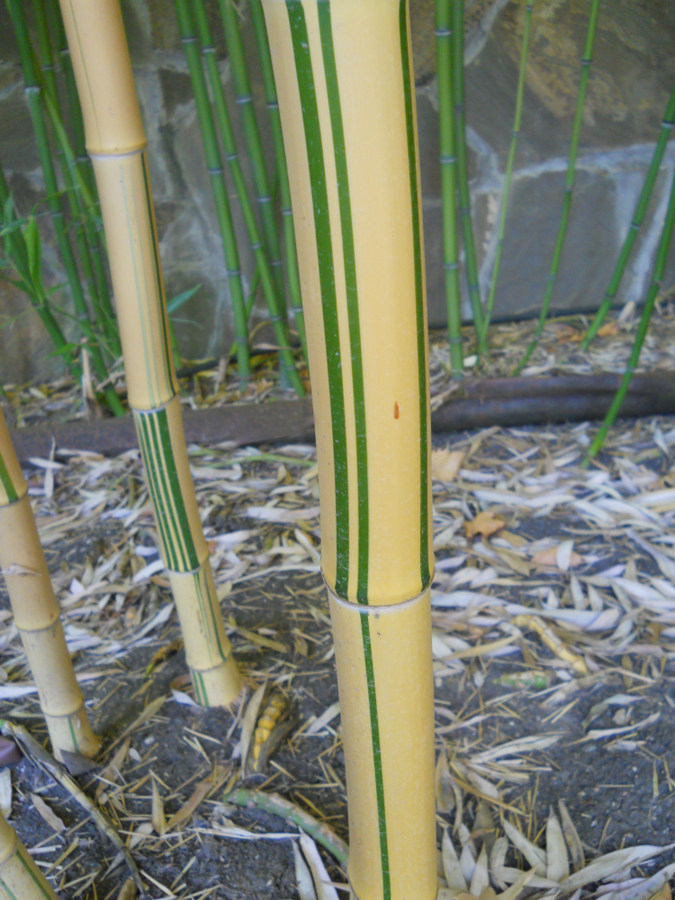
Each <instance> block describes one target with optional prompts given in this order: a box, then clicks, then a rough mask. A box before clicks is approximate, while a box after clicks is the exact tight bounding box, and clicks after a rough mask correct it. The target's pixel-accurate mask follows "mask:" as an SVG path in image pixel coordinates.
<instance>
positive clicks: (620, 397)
mask: <svg viewBox="0 0 675 900" xmlns="http://www.w3.org/2000/svg"><path fill="white" fill-rule="evenodd" d="M674 224H675V170H673V177H672V180H671V185H670V196H669V198H668V207H667V209H666V216H665V220H664V222H663V228H662V229H661V237H660V239H659V246H658V249H657V252H656V259H655V261H654V268H653V270H652V280H651V284H650V285H649V290H648V292H647V298H646V300H645V305H644V308H643V310H642V315H641V317H640V324H639V325H638V330H637V334H636V335H635V340H634V342H633V347H632V350H631V354H630V357H629V359H628V363H627V365H626V368H625V370H624V373H623V378H622V379H621V384H620V386H619V390H618V391H617V393H616V396H615V397H614V400H613V401H612V405H611V406H610V408H609V410H608V411H607V415H606V416H605V418H604V420H603V423H602V425H601V426H600V429H599V431H598V433H597V434H596V435H595V438H594V439H593V442H592V444H591V446H590V447H589V449H588V453H587V454H586V458H585V460H584V462H585V464H588V463H589V462H590V460H591V459H593V457H595V456H597V454H598V452H599V450H600V448H601V447H602V444H603V442H604V440H605V437H606V436H607V432H608V431H609V429H610V428H611V426H612V424H613V423H614V420H615V419H616V417H617V415H618V412H619V410H620V408H621V404H622V403H623V401H624V399H625V397H626V394H627V392H628V387H629V385H630V382H631V379H632V377H633V373H634V372H635V368H636V366H637V364H638V361H639V359H640V352H641V350H642V345H643V344H644V341H645V337H646V335H647V329H648V328H649V320H650V319H651V315H652V311H653V309H654V303H655V302H656V297H657V295H658V292H659V288H660V287H661V280H662V278H663V273H664V271H665V268H666V260H667V257H668V248H669V246H670V240H671V238H672V236H673V225H674Z"/></svg>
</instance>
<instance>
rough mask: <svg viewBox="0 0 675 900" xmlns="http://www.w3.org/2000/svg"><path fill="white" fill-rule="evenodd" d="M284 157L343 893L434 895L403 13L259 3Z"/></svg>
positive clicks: (401, 7) (418, 310)
mask: <svg viewBox="0 0 675 900" xmlns="http://www.w3.org/2000/svg"><path fill="white" fill-rule="evenodd" d="M263 10H264V12H265V17H266V21H267V26H268V33H269V37H270V47H271V50H272V61H273V64H274V71H275V76H276V84H277V91H278V95H279V104H280V109H281V117H282V126H283V132H284V143H285V146H286V154H287V159H288V164H289V176H290V185H291V195H292V201H293V214H294V222H295V229H296V239H297V244H298V259H299V263H300V277H301V283H302V293H303V300H304V303H305V316H306V323H307V338H308V345H309V355H310V372H311V378H312V396H313V400H314V416H315V423H316V435H317V448H318V457H319V469H320V495H321V529H322V551H321V554H322V569H323V573H324V577H325V580H326V583H327V585H328V590H329V599H330V607H331V617H332V621H333V631H334V638H335V654H336V661H337V668H338V683H339V689H340V705H341V710H342V724H343V734H344V745H345V759H346V766H347V792H348V803H349V829H350V857H349V866H348V869H349V877H350V882H351V887H352V890H353V893H354V896H355V897H358V898H359V900H401V898H415V900H431V898H433V897H435V896H436V887H437V884H436V849H435V843H436V842H435V822H434V790H433V762H434V752H433V680H432V669H431V643H430V605H429V585H430V581H431V571H432V567H433V557H432V549H431V520H430V514H431V502H430V484H429V457H428V453H429V449H428V441H429V411H428V382H427V346H426V313H425V305H424V274H423V264H422V236H421V210H420V194H419V183H418V171H417V163H416V132H415V109H414V86H413V85H414V83H413V78H412V68H411V60H410V43H409V22H408V9H407V4H406V3H404V2H399V0H380V2H368V3H362V2H354V0H331V2H322V0H304V2H300V0H263Z"/></svg>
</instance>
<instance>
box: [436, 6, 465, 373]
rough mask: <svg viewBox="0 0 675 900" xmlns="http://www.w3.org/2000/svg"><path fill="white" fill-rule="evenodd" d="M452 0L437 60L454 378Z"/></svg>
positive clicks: (442, 17)
mask: <svg viewBox="0 0 675 900" xmlns="http://www.w3.org/2000/svg"><path fill="white" fill-rule="evenodd" d="M451 5H452V4H451V0H436V60H437V82H438V122H439V151H440V163H441V190H442V194H443V272H444V277H445V299H446V306H447V313H448V340H449V343H450V366H451V368H452V374H453V377H454V378H462V377H463V375H464V355H463V351H462V310H461V303H462V299H461V293H460V287H459V259H458V252H457V208H456V201H455V196H456V192H457V153H456V147H455V145H456V138H455V124H454V115H453V77H454V75H453V69H452V10H451Z"/></svg>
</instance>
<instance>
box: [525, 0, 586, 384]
mask: <svg viewBox="0 0 675 900" xmlns="http://www.w3.org/2000/svg"><path fill="white" fill-rule="evenodd" d="M599 5H600V0H592V2H591V11H590V15H589V19H588V28H587V30H586V43H585V45H584V53H583V57H582V60H581V79H580V81H579V90H578V92H577V103H576V108H575V110H574V123H573V125H572V139H571V141H570V152H569V156H568V158H567V174H566V176H565V193H564V196H563V208H562V215H561V217H560V224H559V225H558V234H557V236H556V240H555V246H554V248H553V258H552V260H551V268H550V270H549V273H548V280H547V282H546V291H545V292H544V299H543V301H542V304H541V312H540V313H539V321H538V322H537V326H536V328H535V330H534V336H533V338H532V340H531V342H530V344H529V345H528V347H527V349H526V350H525V353H524V354H523V356H522V359H521V360H520V362H519V363H518V365H517V366H516V368H515V369H514V371H513V374H514V375H518V374H519V373H520V372H522V370H523V369H524V368H525V366H526V365H527V363H528V361H529V359H530V357H531V356H532V354H533V353H534V350H535V348H536V346H537V344H538V343H539V338H540V337H541V335H542V332H543V331H544V325H545V324H546V319H547V317H548V310H549V307H550V305H551V298H552V297H553V290H554V288H555V282H556V278H557V277H558V269H559V268H560V258H561V256H562V250H563V246H564V245H565V237H566V236H567V223H568V221H569V217H570V210H571V208H572V193H573V191H574V180H575V174H576V172H575V170H576V163H577V151H578V149H579V136H580V134H581V123H582V120H583V115H584V104H585V102H586V87H587V85H588V76H589V73H590V70H591V63H592V62H593V44H594V42H595V27H596V23H597V21H598V7H599Z"/></svg>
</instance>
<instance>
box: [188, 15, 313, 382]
mask: <svg viewBox="0 0 675 900" xmlns="http://www.w3.org/2000/svg"><path fill="white" fill-rule="evenodd" d="M192 9H193V12H194V17H195V22H196V26H197V31H198V33H199V41H200V42H201V48H202V57H203V60H204V65H205V67H206V74H207V76H208V79H209V86H210V88H211V96H212V98H213V105H214V108H215V113H216V122H217V124H218V127H219V130H220V137H221V140H222V142H223V149H224V151H225V158H226V159H227V163H228V167H229V170H230V174H231V176H232V181H233V183H234V186H235V190H236V192H237V197H238V199H239V204H240V206H241V211H242V215H243V217H244V224H245V226H246V231H247V233H248V237H249V241H250V244H251V250H252V251H253V255H254V257H255V261H256V267H257V271H258V273H259V276H260V282H261V284H262V289H263V293H264V295H265V300H266V302H267V307H268V309H269V312H270V321H271V322H272V327H273V328H274V333H275V336H276V339H277V342H278V345H279V363H280V365H281V368H282V372H283V373H285V376H286V380H287V382H288V383H289V384H291V385H292V386H293V387H294V388H295V391H296V393H297V394H298V395H299V396H300V397H302V396H304V394H305V390H304V388H303V386H302V381H301V380H300V376H299V375H298V372H297V369H296V368H295V362H294V360H293V354H292V352H291V349H290V346H289V343H290V342H289V336H288V327H287V325H286V321H285V316H284V315H283V286H282V293H281V294H280V293H279V284H278V281H275V279H274V276H273V274H272V269H271V266H270V263H269V258H268V255H267V252H266V250H265V246H264V243H263V239H262V235H261V233H260V229H259V227H258V222H257V220H256V217H255V212H254V210H253V205H252V203H251V201H250V199H249V195H248V190H247V188H246V180H245V178H244V173H243V172H242V168H241V163H240V162H239V156H238V154H237V145H236V141H235V137H234V131H233V129H232V124H231V122H230V115H229V112H228V109H227V104H226V102H225V92H224V91H223V87H222V83H221V80H220V72H219V70H218V60H217V58H216V51H215V47H214V44H213V38H212V35H211V29H210V27H209V23H208V20H207V17H206V7H205V5H204V0H195V2H194V3H193V6H192ZM186 22H187V17H186ZM190 25H191V26H192V27H191V29H190V30H191V32H192V33H191V34H189V35H188V34H186V33H183V34H182V36H183V38H185V37H193V38H194V37H195V35H194V25H193V23H192V22H190ZM247 320H248V313H247Z"/></svg>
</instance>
